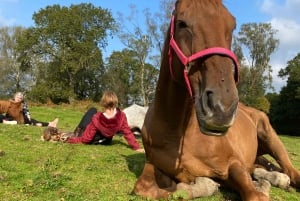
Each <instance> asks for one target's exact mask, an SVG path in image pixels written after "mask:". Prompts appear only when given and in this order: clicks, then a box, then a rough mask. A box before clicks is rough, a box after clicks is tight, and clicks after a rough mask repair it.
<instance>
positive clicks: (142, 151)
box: [135, 148, 145, 153]
mask: <svg viewBox="0 0 300 201" xmlns="http://www.w3.org/2000/svg"><path fill="white" fill-rule="evenodd" d="M135 151H136V152H139V153H145V149H143V148H140V149H136V150H135Z"/></svg>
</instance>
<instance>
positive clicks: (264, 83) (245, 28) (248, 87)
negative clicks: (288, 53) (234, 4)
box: [234, 23, 279, 112]
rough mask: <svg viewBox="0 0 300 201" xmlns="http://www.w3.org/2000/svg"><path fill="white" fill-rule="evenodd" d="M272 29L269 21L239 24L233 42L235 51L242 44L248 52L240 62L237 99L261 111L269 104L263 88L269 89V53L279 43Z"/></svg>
mask: <svg viewBox="0 0 300 201" xmlns="http://www.w3.org/2000/svg"><path fill="white" fill-rule="evenodd" d="M276 32H277V30H274V29H272V26H271V24H269V23H259V24H257V23H248V24H243V25H242V26H241V29H240V31H239V32H238V36H237V37H236V42H238V43H239V44H238V43H235V45H234V47H235V49H236V50H238V51H240V49H241V47H244V48H246V53H248V54H245V53H244V54H243V55H249V56H247V57H244V58H243V60H242V62H241V82H240V83H239V85H238V88H239V94H240V99H241V101H242V102H244V103H246V104H247V105H251V106H254V107H257V108H259V109H262V110H263V111H265V112H268V110H269V108H266V106H268V105H269V104H266V103H265V101H266V100H264V95H265V92H266V89H268V88H270V89H273V87H272V76H271V73H272V67H271V66H270V64H269V62H270V56H271V54H272V53H273V52H274V51H275V50H276V48H277V46H278V44H279V40H278V39H276V38H275V34H276ZM239 46H240V47H239ZM244 50H245V49H244ZM239 56H241V54H240V52H239ZM262 100H264V101H262ZM261 103H262V104H261Z"/></svg>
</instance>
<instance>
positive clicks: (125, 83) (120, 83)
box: [104, 49, 158, 107]
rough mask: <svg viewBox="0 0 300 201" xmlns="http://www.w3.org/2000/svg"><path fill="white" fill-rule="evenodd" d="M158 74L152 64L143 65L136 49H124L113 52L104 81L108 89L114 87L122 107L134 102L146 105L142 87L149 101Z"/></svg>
mask: <svg viewBox="0 0 300 201" xmlns="http://www.w3.org/2000/svg"><path fill="white" fill-rule="evenodd" d="M141 71H143V72H141ZM141 74H143V76H141ZM157 76H158V70H157V69H156V68H154V67H153V66H152V65H151V64H148V63H145V64H143V66H141V63H140V62H139V57H138V56H136V52H135V51H133V50H129V49H123V50H122V51H121V52H113V53H112V54H111V56H110V57H109V58H108V64H107V66H106V72H105V76H104V83H105V88H106V89H112V90H114V91H115V92H116V93H117V94H118V98H119V103H120V106H121V107H127V106H128V105H131V104H133V103H137V104H140V105H144V102H143V97H144V96H143V94H142V92H141V91H142V90H141V88H143V89H144V91H145V93H146V99H147V103H149V102H150V100H151V98H153V94H154V93H153V92H154V87H155V86H156V80H157Z"/></svg>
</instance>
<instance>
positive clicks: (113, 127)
mask: <svg viewBox="0 0 300 201" xmlns="http://www.w3.org/2000/svg"><path fill="white" fill-rule="evenodd" d="M97 131H98V132H100V133H101V134H102V135H103V136H104V137H107V138H112V137H113V136H114V135H115V134H116V133H118V132H122V133H123V135H124V137H125V139H126V141H127V143H128V144H129V145H130V146H131V147H132V149H134V150H136V149H138V148H139V144H138V142H137V141H136V139H135V137H134V135H133V133H132V132H131V130H130V128H129V126H128V123H127V118H126V115H125V113H124V112H122V111H121V110H120V109H117V113H116V115H115V116H114V117H113V118H110V119H108V118H106V117H105V116H104V115H103V113H102V112H97V113H96V114H95V115H94V116H93V118H92V121H91V122H90V123H89V124H88V125H87V127H86V129H85V130H84V132H83V134H82V136H81V137H71V138H69V139H68V142H69V143H85V144H88V143H90V142H91V141H92V140H93V138H94V136H95V135H96V132H97Z"/></svg>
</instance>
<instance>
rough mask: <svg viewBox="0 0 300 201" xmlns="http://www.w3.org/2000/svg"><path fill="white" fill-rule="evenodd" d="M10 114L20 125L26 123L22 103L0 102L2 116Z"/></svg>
mask: <svg viewBox="0 0 300 201" xmlns="http://www.w3.org/2000/svg"><path fill="white" fill-rule="evenodd" d="M3 113H5V114H8V115H9V116H10V117H12V118H13V119H14V120H16V121H17V122H18V124H23V123H24V115H23V109H22V103H21V102H18V103H17V102H14V101H8V100H0V114H3Z"/></svg>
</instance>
